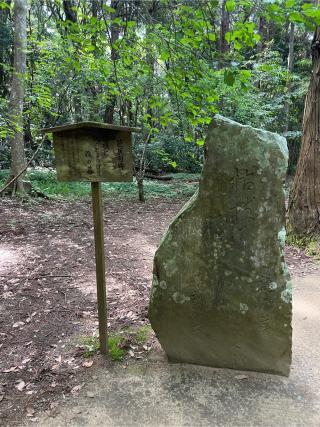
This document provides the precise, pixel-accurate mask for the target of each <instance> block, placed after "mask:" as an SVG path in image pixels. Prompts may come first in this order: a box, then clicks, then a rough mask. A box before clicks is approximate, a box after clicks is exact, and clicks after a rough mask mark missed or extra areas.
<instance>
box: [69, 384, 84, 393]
mask: <svg viewBox="0 0 320 427" xmlns="http://www.w3.org/2000/svg"><path fill="white" fill-rule="evenodd" d="M82 387H83V384H79V385H76V386H74V387H73V388H72V389H71V394H77V393H78V392H79V391H80V390H81V389H82Z"/></svg>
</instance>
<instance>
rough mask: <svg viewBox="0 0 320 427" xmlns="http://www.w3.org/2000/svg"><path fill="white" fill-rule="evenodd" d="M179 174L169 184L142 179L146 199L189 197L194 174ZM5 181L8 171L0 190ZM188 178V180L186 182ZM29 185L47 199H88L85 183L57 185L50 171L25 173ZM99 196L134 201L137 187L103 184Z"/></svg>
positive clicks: (194, 183) (0, 175) (1, 175)
mask: <svg viewBox="0 0 320 427" xmlns="http://www.w3.org/2000/svg"><path fill="white" fill-rule="evenodd" d="M179 176H180V175H179V174H177V178H176V179H173V180H172V181H157V180H154V179H146V180H145V183H144V186H145V193H146V195H147V196H148V197H164V198H177V197H191V196H192V195H193V193H194V192H195V191H196V189H197V187H198V183H197V180H196V179H195V176H196V177H198V175H194V174H182V177H183V178H182V179H181V181H180V179H179ZM7 177H8V171H0V187H1V186H2V185H3V184H4V182H5V180H6V178H7ZM187 177H189V178H187ZM26 178H27V179H29V180H30V181H31V183H32V185H33V188H34V189H35V190H37V191H39V192H41V193H44V194H46V195H47V196H48V197H51V198H61V199H69V200H70V199H71V200H72V199H78V198H84V197H90V194H91V189H90V183H88V182H61V181H57V178H56V173H55V171H53V170H46V169H41V170H37V169H36V170H29V171H28V173H27V176H26ZM102 191H103V194H104V195H105V196H106V197H107V198H110V199H112V198H114V197H118V198H135V197H136V195H137V185H136V183H135V181H133V182H132V183H131V182H123V183H103V184H102Z"/></svg>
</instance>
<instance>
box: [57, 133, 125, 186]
mask: <svg viewBox="0 0 320 427" xmlns="http://www.w3.org/2000/svg"><path fill="white" fill-rule="evenodd" d="M53 144H54V151H55V157H56V169H57V178H58V180H59V181H91V182H104V181H106V182H128V181H132V179H133V159H132V142H131V132H130V131H125V130H121V131H119V130H113V129H99V128H91V129H89V128H78V129H69V130H64V131H61V132H55V133H53Z"/></svg>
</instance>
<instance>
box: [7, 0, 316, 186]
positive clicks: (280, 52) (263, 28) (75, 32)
mask: <svg viewBox="0 0 320 427" xmlns="http://www.w3.org/2000/svg"><path fill="white" fill-rule="evenodd" d="M16 3H18V4H19V3H23V4H22V9H24V10H23V11H22V12H23V13H24V14H25V19H26V37H27V43H26V70H25V73H23V75H21V76H20V79H23V82H24V103H23V122H22V124H21V123H20V122H19V121H18V120H15V117H13V115H12V114H11V109H10V94H11V92H12V91H11V85H12V74H13V66H14V35H15V34H14V13H13V4H14V2H13V1H11V0H5V1H0V96H1V98H0V167H1V169H4V170H5V169H9V168H10V161H11V160H10V159H11V156H10V139H12V138H14V135H15V134H16V133H17V132H20V133H21V132H22V133H23V143H24V149H25V157H26V159H29V158H31V157H32V154H33V153H34V151H35V150H36V149H37V147H38V144H39V142H40V141H41V138H42V137H41V134H40V132H39V130H40V129H41V128H44V127H49V126H53V125H58V124H62V123H66V122H74V121H85V120H93V121H99V122H106V123H116V124H121V125H130V126H140V127H141V128H142V132H141V134H139V135H136V136H135V159H136V169H137V171H136V176H137V179H138V180H139V177H142V178H143V176H144V174H145V171H147V172H148V171H149V172H152V173H155V172H157V173H159V172H175V171H179V172H193V173H194V172H199V171H200V170H201V165H202V161H203V144H204V137H205V130H206V127H207V125H208V123H210V121H211V119H212V117H213V115H214V114H215V113H218V112H219V113H220V114H223V115H225V116H227V117H230V118H233V119H235V120H237V121H239V122H241V123H245V124H250V125H253V126H255V127H260V128H266V129H268V130H270V131H274V132H278V133H280V134H283V135H284V136H285V137H286V138H287V140H288V145H289V151H290V162H289V174H293V173H294V171H295V168H296V164H297V159H298V154H299V147H300V139H301V129H302V119H303V109H304V98H305V95H306V92H307V87H308V84H309V81H310V74H311V41H312V37H313V31H314V28H315V22H316V23H317V21H319V20H320V18H319V16H320V13H319V10H317V8H316V4H315V2H312V1H310V2H302V1H296V0H286V1H282V0H279V1H267V0H265V1H263V0H254V1H252V0H237V1H235V0H223V1H218V0H206V1H188V0H181V1H176V0H148V1H134V0H110V1H105V0H70V1H64V0H51V1H50V0H30V1H27V2H19V1H18V2H16ZM20 6H21V5H20ZM11 101H12V100H11ZM19 123H20V124H19ZM21 127H22V129H21ZM31 165H32V166H42V167H51V166H53V150H52V145H51V141H50V140H49V139H46V140H45V141H44V143H43V144H42V145H41V147H40V149H39V152H38V153H37V156H36V157H35V158H34V159H33V160H32V163H31Z"/></svg>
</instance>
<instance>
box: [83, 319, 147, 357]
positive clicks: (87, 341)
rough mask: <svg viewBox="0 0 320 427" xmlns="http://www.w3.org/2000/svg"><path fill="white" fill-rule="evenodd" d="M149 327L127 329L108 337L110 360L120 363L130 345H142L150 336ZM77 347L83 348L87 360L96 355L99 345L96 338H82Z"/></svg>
mask: <svg viewBox="0 0 320 427" xmlns="http://www.w3.org/2000/svg"><path fill="white" fill-rule="evenodd" d="M151 331H152V329H151V326H148V325H145V326H141V327H140V328H137V329H127V330H123V331H120V332H118V333H113V334H110V336H109V337H108V346H109V354H110V357H111V359H112V360H115V361H121V360H123V359H124V357H125V356H126V354H127V349H128V348H129V346H130V344H131V343H132V344H136V345H139V346H142V345H144V344H145V343H146V342H147V341H148V339H149V338H150V335H151ZM79 346H80V347H81V348H83V350H84V353H83V356H84V357H86V358H88V357H92V356H94V355H95V354H97V353H98V351H99V349H100V343H99V338H98V337H94V336H92V337H84V338H82V339H81V340H80V343H79Z"/></svg>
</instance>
